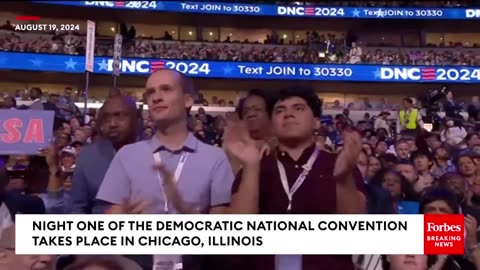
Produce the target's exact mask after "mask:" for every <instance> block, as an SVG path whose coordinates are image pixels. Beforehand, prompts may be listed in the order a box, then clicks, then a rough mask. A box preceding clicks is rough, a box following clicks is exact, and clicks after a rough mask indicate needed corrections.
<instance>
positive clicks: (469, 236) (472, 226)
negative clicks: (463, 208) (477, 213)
mask: <svg viewBox="0 0 480 270" xmlns="http://www.w3.org/2000/svg"><path fill="white" fill-rule="evenodd" d="M477 228H478V223H477V220H476V219H475V218H474V217H472V216H471V215H466V216H465V231H466V237H465V242H466V246H467V248H469V249H473V248H474V247H476V246H477Z"/></svg>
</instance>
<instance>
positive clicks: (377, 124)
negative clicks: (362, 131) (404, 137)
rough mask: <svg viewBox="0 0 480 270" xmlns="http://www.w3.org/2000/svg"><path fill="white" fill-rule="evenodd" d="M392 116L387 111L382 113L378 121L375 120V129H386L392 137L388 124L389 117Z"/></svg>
mask: <svg viewBox="0 0 480 270" xmlns="http://www.w3.org/2000/svg"><path fill="white" fill-rule="evenodd" d="M389 115H390V113H389V112H387V111H382V112H381V113H380V114H379V115H378V117H377V119H375V123H374V124H373V129H374V130H375V131H377V129H380V128H384V129H385V130H386V131H387V135H388V136H389V137H390V135H391V134H390V126H389V125H388V123H387V119H388V116H389Z"/></svg>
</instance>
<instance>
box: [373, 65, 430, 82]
mask: <svg viewBox="0 0 480 270" xmlns="http://www.w3.org/2000/svg"><path fill="white" fill-rule="evenodd" d="M380 79H382V80H402V81H405V80H410V81H420V80H425V81H434V80H436V79H437V72H436V70H435V68H430V67H426V68H387V67H382V68H380Z"/></svg>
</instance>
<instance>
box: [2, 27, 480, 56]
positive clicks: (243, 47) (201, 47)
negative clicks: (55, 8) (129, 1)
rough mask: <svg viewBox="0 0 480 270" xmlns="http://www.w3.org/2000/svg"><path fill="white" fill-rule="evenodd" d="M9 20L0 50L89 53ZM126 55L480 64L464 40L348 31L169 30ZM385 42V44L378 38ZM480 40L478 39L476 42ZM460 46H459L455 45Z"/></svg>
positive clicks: (107, 51)
mask: <svg viewBox="0 0 480 270" xmlns="http://www.w3.org/2000/svg"><path fill="white" fill-rule="evenodd" d="M12 27H13V26H11V25H10V26H9V23H7V24H6V25H4V26H3V27H2V29H4V30H3V31H0V50H3V51H14V52H34V53H52V54H68V55H84V54H85V37H84V36H82V35H77V34H72V33H62V34H60V33H57V34H55V35H53V34H38V33H22V32H18V31H10V30H11V28H12ZM124 43H125V44H124V46H123V47H124V50H123V53H122V56H124V57H141V58H162V59H185V60H206V61H207V60H208V61H238V62H275V63H329V64H379V65H456V66H474V65H478V64H480V52H479V51H478V49H476V48H464V49H458V48H460V47H461V46H462V44H461V43H459V44H450V45H448V44H446V45H447V47H448V46H450V47H452V48H445V49H439V48H388V47H362V46H361V45H360V44H358V43H356V42H352V43H350V44H347V42H346V41H345V37H344V36H342V37H340V36H338V37H337V36H335V35H333V34H328V35H321V34H318V33H316V32H312V33H307V38H306V40H300V41H298V44H293V43H292V44H288V43H287V42H285V41H284V40H283V39H282V37H279V36H278V34H277V33H275V32H273V33H272V35H269V36H267V37H266V38H265V41H264V44H259V43H256V42H251V41H248V40H242V41H233V40H230V37H227V39H226V40H223V41H222V42H202V41H175V40H172V37H171V35H170V34H169V33H168V32H167V33H165V34H164V36H163V37H161V38H158V39H155V38H153V37H151V38H145V37H137V38H136V39H133V40H131V41H128V42H124ZM379 45H380V46H381V45H382V44H379ZM477 46H478V44H474V47H477ZM454 48H457V49H454ZM96 55H99V56H111V55H113V39H111V38H107V39H103V41H102V39H98V41H97V44H96Z"/></svg>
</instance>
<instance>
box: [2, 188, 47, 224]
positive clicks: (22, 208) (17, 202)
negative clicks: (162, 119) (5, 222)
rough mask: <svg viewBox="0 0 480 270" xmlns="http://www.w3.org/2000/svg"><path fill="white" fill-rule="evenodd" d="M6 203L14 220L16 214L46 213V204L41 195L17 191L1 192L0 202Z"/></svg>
mask: <svg viewBox="0 0 480 270" xmlns="http://www.w3.org/2000/svg"><path fill="white" fill-rule="evenodd" d="M1 203H5V205H6V206H7V208H8V210H9V211H10V215H11V216H12V219H13V221H15V214H45V212H46V211H45V205H44V204H43V201H42V199H41V198H40V197H37V196H31V195H24V194H21V193H17V192H4V193H0V204H1Z"/></svg>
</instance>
